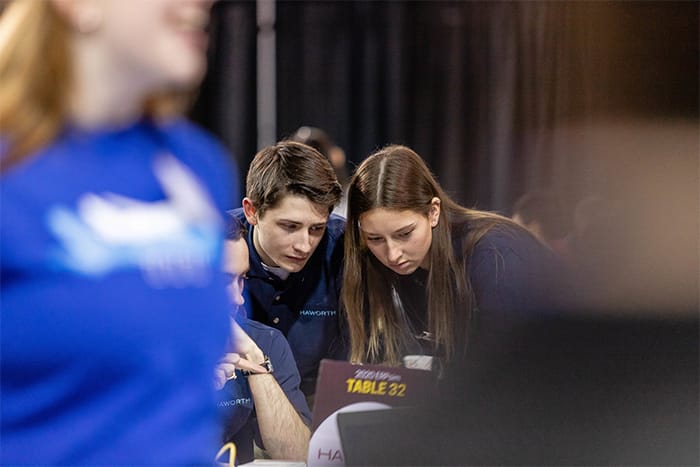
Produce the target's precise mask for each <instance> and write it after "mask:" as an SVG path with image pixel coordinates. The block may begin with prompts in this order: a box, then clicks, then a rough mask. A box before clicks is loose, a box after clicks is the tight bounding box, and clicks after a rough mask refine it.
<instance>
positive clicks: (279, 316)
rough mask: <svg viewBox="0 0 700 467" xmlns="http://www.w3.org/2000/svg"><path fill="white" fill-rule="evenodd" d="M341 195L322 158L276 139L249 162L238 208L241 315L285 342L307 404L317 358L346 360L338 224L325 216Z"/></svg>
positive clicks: (341, 226)
mask: <svg viewBox="0 0 700 467" xmlns="http://www.w3.org/2000/svg"><path fill="white" fill-rule="evenodd" d="M341 195H342V191H341V187H340V184H339V183H338V180H337V178H336V175H335V172H334V170H333V167H332V166H331V164H330V162H329V161H328V159H326V158H325V157H324V156H322V155H321V154H320V153H319V152H318V151H316V150H315V149H313V148H311V147H310V146H307V145H304V144H301V143H296V142H291V141H283V142H279V143H277V144H275V145H272V146H269V147H266V148H264V149H262V150H261V151H260V152H258V154H256V156H255V158H254V159H253V161H252V162H251V164H250V168H249V170H248V175H247V178H246V197H245V198H244V199H243V207H242V208H239V209H236V210H234V211H232V215H233V216H235V217H237V218H238V219H240V220H241V221H242V222H244V223H245V225H246V227H247V228H248V230H249V233H248V235H247V238H246V242H247V243H248V249H249V252H250V272H249V273H248V283H247V284H248V285H247V295H248V300H247V301H246V308H247V310H248V316H249V317H250V318H252V319H254V320H256V321H259V322H261V323H263V324H266V325H268V326H271V327H273V328H275V329H278V330H280V331H281V332H282V333H283V334H284V335H285V336H286V337H287V340H288V341H289V345H290V346H291V348H292V352H293V353H294V358H295V359H296V362H297V367H298V368H299V373H300V374H301V380H302V381H301V390H302V391H303V392H304V394H306V396H307V397H308V398H309V399H311V396H312V395H313V394H314V392H315V390H316V376H317V373H318V367H319V363H320V361H321V359H323V358H331V359H346V358H347V350H346V349H347V340H346V339H345V338H344V336H345V326H344V325H343V322H342V317H341V315H340V310H339V299H340V287H341V284H342V270H343V265H342V263H343V237H344V232H345V220H344V219H343V218H342V217H339V216H336V215H331V211H333V207H334V206H335V205H336V204H337V203H338V202H339V200H340V197H341Z"/></svg>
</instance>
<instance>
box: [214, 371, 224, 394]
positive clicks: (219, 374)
mask: <svg viewBox="0 0 700 467" xmlns="http://www.w3.org/2000/svg"><path fill="white" fill-rule="evenodd" d="M225 385H226V373H225V372H224V371H223V370H221V369H219V368H217V369H216V370H214V389H216V390H217V391H218V390H220V389H222V388H223V387H224V386H225Z"/></svg>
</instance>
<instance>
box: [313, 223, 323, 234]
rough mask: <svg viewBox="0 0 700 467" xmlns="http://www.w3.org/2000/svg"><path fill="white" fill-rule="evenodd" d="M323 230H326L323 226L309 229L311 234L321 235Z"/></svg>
mask: <svg viewBox="0 0 700 467" xmlns="http://www.w3.org/2000/svg"><path fill="white" fill-rule="evenodd" d="M324 230H326V226H325V225H316V226H314V227H311V233H321V232H323V231H324Z"/></svg>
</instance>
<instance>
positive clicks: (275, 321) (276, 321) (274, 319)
mask: <svg viewBox="0 0 700 467" xmlns="http://www.w3.org/2000/svg"><path fill="white" fill-rule="evenodd" d="M272 322H273V323H275V324H277V323H279V322H280V319H279V318H278V317H274V318H273V319H272Z"/></svg>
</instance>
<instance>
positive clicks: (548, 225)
mask: <svg viewBox="0 0 700 467" xmlns="http://www.w3.org/2000/svg"><path fill="white" fill-rule="evenodd" d="M566 217H567V216H566V214H565V211H564V208H563V206H562V203H561V200H560V199H559V197H558V196H557V195H556V193H554V192H552V191H547V190H533V191H528V192H527V193H525V194H524V195H522V196H521V197H520V198H518V200H517V201H516V202H515V204H514V205H513V215H512V219H513V221H515V222H516V223H518V224H520V225H522V226H523V227H525V228H526V229H528V230H529V231H530V232H532V233H533V234H534V235H535V237H537V238H538V239H539V240H540V241H541V242H542V243H544V244H545V245H547V246H549V247H550V248H551V249H552V250H554V251H555V252H556V253H557V254H559V256H561V257H562V259H564V260H566V261H569V260H570V255H571V254H570V252H569V248H568V245H567V241H566V235H567V233H568V226H567V221H566Z"/></svg>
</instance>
